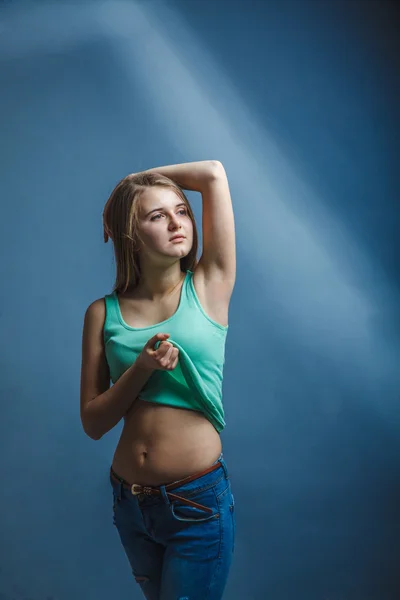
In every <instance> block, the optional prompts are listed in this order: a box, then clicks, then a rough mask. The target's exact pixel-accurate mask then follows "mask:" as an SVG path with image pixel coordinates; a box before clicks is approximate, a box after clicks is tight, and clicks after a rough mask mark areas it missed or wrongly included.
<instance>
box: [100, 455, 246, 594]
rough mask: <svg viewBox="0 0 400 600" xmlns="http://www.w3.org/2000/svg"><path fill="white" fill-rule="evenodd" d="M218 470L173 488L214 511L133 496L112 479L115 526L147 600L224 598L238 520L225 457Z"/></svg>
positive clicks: (163, 490)
mask: <svg viewBox="0 0 400 600" xmlns="http://www.w3.org/2000/svg"><path fill="white" fill-rule="evenodd" d="M217 462H220V465H219V467H218V468H217V469H215V470H214V471H212V472H211V473H207V474H206V475H202V476H201V477H198V478H197V479H195V480H193V481H191V482H189V483H186V484H183V485H181V486H179V487H176V488H174V489H173V493H174V494H176V495H178V496H182V497H184V498H188V499H190V500H192V501H194V502H196V503H197V504H201V505H203V506H205V507H208V508H209V509H211V510H210V511H209V512H205V511H204V510H203V509H201V508H197V507H194V506H189V505H187V504H184V503H182V502H181V501H179V500H176V499H172V501H170V499H169V498H168V497H167V495H166V493H165V486H160V490H161V495H160V496H145V495H144V494H140V495H135V496H134V495H132V493H131V492H130V490H129V489H126V488H124V487H123V485H122V483H121V482H118V481H117V480H115V479H114V478H113V477H110V481H111V485H112V488H113V497H114V505H113V512H114V525H115V526H116V527H117V530H118V533H119V536H120V539H121V542H122V545H123V548H124V550H125V553H126V555H127V557H128V560H129V562H130V565H131V568H132V572H133V575H134V577H135V580H136V582H137V583H138V584H139V585H140V587H141V589H142V591H143V594H144V596H145V597H146V598H147V600H221V598H222V595H223V591H224V588H225V585H226V581H227V578H228V573H229V570H230V566H231V562H232V557H233V551H234V544H235V530H236V518H235V510H234V499H233V494H232V491H231V484H230V479H229V475H228V469H227V467H226V463H225V461H224V458H223V455H222V454H221V456H220V458H219V459H218V460H217V461H215V463H214V464H216V463H217Z"/></svg>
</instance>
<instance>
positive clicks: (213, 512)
mask: <svg viewBox="0 0 400 600" xmlns="http://www.w3.org/2000/svg"><path fill="white" fill-rule="evenodd" d="M182 498H186V499H187V500H190V501H191V502H195V503H196V504H198V505H199V506H190V505H189V504H186V502H182V501H181V500H178V499H171V505H170V506H171V512H172V515H173V517H174V518H175V519H177V520H178V521H185V522H192V523H205V522H206V521H211V520H212V519H218V518H219V507H218V503H217V501H216V497H215V492H214V489H213V488H212V487H210V488H208V489H206V490H202V491H199V492H198V493H195V494H190V496H185V495H184V494H182ZM202 506H203V507H204V509H203V508H201V507H202Z"/></svg>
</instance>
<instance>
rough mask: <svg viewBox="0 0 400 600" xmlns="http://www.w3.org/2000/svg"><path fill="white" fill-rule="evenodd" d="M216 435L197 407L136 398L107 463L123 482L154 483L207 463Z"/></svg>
mask: <svg viewBox="0 0 400 600" xmlns="http://www.w3.org/2000/svg"><path fill="white" fill-rule="evenodd" d="M221 450H222V444H221V438H220V435H219V433H218V432H217V430H216V429H215V427H214V426H213V425H212V424H211V423H210V421H209V420H208V419H207V418H206V417H205V416H204V415H203V414H202V413H200V412H198V411H194V410H187V409H184V408H175V407H171V406H164V405H160V404H155V403H152V402H148V401H145V400H142V399H141V398H140V397H138V398H136V400H135V401H134V403H133V405H132V406H131V408H130V410H129V412H128V413H127V414H126V416H125V423H124V427H123V430H122V433H121V437H120V440H119V442H118V445H117V448H116V450H115V454H114V458H113V462H112V468H113V470H114V471H115V472H116V473H117V475H119V476H120V477H122V478H123V479H125V480H126V481H127V482H128V483H131V484H132V483H138V484H140V485H148V486H159V485H163V484H167V483H171V482H173V481H178V480H179V479H183V478H184V477H188V476H189V475H194V474H195V473H198V472H200V471H203V470H204V469H207V468H208V467H210V466H211V465H212V464H213V463H214V462H215V461H216V460H217V459H218V457H219V456H220V454H221Z"/></svg>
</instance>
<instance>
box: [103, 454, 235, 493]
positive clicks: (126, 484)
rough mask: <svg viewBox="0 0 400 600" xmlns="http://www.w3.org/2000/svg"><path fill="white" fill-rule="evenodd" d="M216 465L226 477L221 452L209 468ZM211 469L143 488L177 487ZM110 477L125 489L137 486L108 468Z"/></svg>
mask: <svg viewBox="0 0 400 600" xmlns="http://www.w3.org/2000/svg"><path fill="white" fill-rule="evenodd" d="M218 463H221V466H222V467H223V468H224V471H225V473H226V475H227V469H226V465H225V461H224V455H223V452H221V454H220V455H219V457H218V458H217V460H216V461H214V462H213V463H212V465H211V467H215V465H217V464H218ZM211 467H208V468H207V469H204V470H203V471H200V472H199V473H194V474H193V475H190V476H189V477H184V478H183V479H178V480H177V481H171V482H170V483H167V484H165V485H162V486H144V487H148V488H162V487H166V488H169V487H171V488H172V487H178V486H180V485H183V484H184V483H185V482H189V481H194V480H195V479H198V478H200V477H202V476H203V475H205V474H207V473H208V472H210V470H212V469H211ZM110 475H111V477H113V478H114V479H116V480H117V481H118V482H119V483H120V484H121V485H123V486H124V487H127V488H129V489H132V486H133V485H137V484H132V483H129V482H128V481H126V480H125V479H123V477H120V476H119V475H118V474H117V473H116V472H115V471H114V469H113V468H112V467H110ZM139 487H142V486H139Z"/></svg>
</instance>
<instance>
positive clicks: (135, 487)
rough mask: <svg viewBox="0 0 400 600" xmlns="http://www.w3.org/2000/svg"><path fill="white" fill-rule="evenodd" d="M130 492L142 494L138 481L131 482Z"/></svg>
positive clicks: (136, 494) (135, 494)
mask: <svg viewBox="0 0 400 600" xmlns="http://www.w3.org/2000/svg"><path fill="white" fill-rule="evenodd" d="M131 492H132V494H133V496H138V495H139V494H143V487H142V486H141V485H139V484H138V483H133V484H132V487H131Z"/></svg>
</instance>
